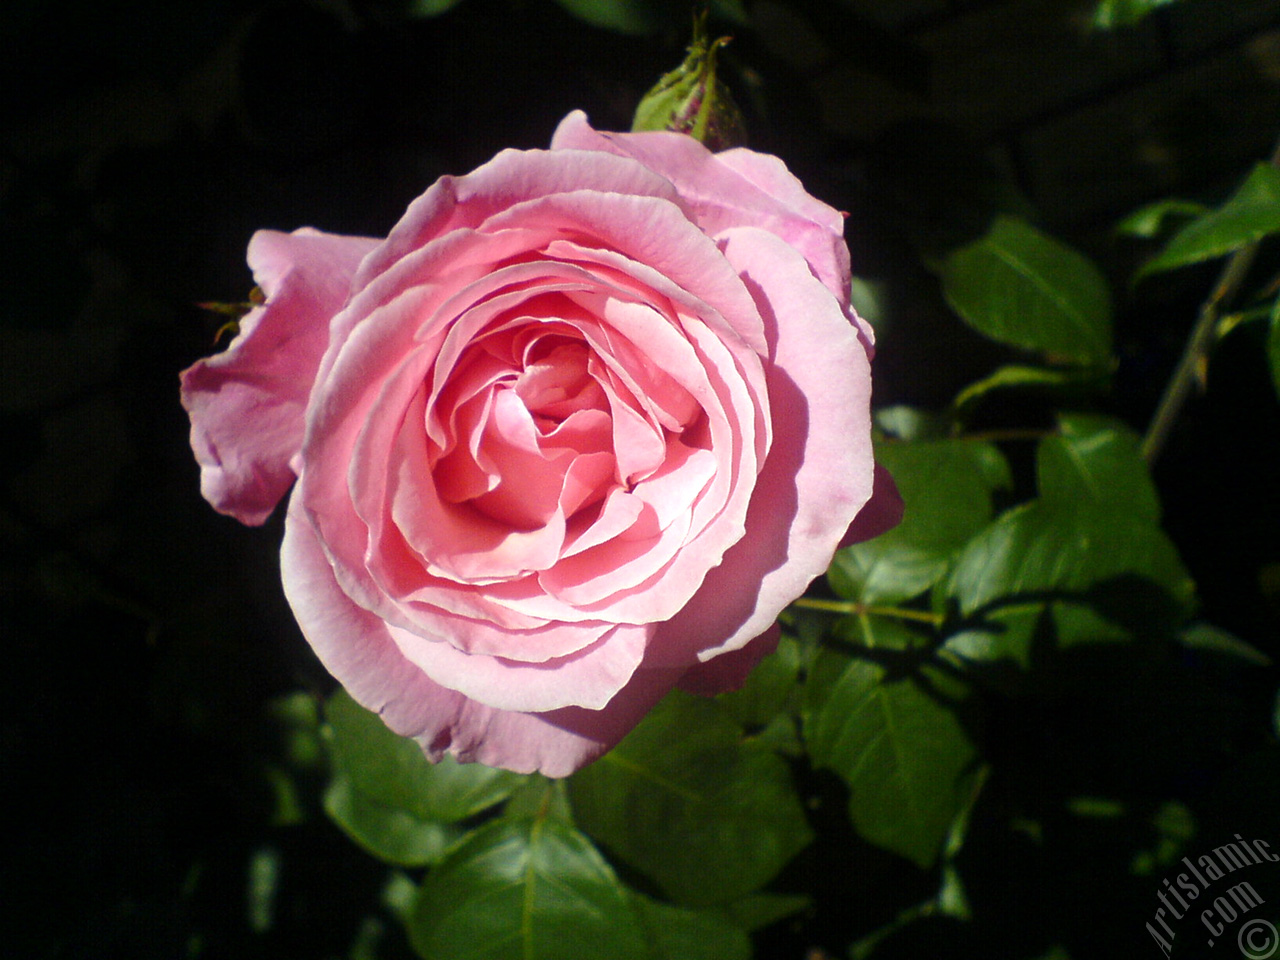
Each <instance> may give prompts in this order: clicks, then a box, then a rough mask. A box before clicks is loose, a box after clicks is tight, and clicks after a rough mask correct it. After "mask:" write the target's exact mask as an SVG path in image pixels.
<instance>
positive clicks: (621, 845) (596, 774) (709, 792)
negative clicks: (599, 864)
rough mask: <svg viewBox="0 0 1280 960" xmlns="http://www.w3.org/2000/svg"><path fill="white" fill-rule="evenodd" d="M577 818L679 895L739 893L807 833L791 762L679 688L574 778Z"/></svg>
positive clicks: (681, 899)
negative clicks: (745, 736)
mask: <svg viewBox="0 0 1280 960" xmlns="http://www.w3.org/2000/svg"><path fill="white" fill-rule="evenodd" d="M569 796H570V799H571V800H572V803H573V811H574V816H575V818H576V819H577V822H578V824H579V825H580V826H581V827H582V829H583V830H585V831H586V832H587V833H589V834H590V835H591V836H592V837H594V838H596V839H597V840H599V841H600V842H601V843H602V844H604V846H605V847H607V848H608V849H609V851H610V852H611V853H613V854H615V855H616V856H618V857H619V858H621V859H622V860H624V861H625V862H626V863H628V864H630V865H631V866H633V867H635V868H636V869H638V870H641V871H643V872H644V873H645V874H647V875H648V876H649V877H651V878H652V879H653V880H655V881H656V882H657V883H658V885H659V886H660V887H661V888H662V890H663V891H664V892H665V893H667V894H668V895H669V896H670V897H671V898H672V899H673V900H675V901H676V902H678V903H682V904H691V905H706V904H715V903H724V902H726V901H729V900H735V899H737V898H739V897H742V896H745V895H746V894H748V893H751V892H753V891H755V890H757V889H758V888H759V887H761V886H763V885H764V884H765V883H767V882H768V881H769V880H770V879H771V878H772V877H773V876H774V875H775V874H776V873H777V872H778V870H779V869H781V868H782V866H783V865H784V864H785V863H786V862H787V861H788V860H790V859H791V857H793V856H794V855H795V854H796V853H798V852H799V851H800V850H801V849H802V848H803V847H804V846H805V845H806V844H808V842H809V840H810V833H809V828H808V826H807V825H806V822H805V817H804V811H803V809H802V808H801V806H800V801H799V798H798V797H797V795H796V791H795V786H794V785H793V783H792V781H791V772H790V770H789V769H788V768H787V765H786V764H785V763H784V762H783V761H782V760H781V759H779V758H778V757H777V756H775V755H774V754H773V753H772V752H770V751H768V750H766V749H763V748H761V747H758V746H755V745H752V744H744V743H743V742H742V729H741V727H739V726H738V724H737V723H735V722H734V721H733V719H732V718H731V717H730V716H729V715H728V713H727V712H726V711H725V710H723V709H722V708H721V707H720V706H719V705H718V704H716V703H715V702H714V701H711V700H704V699H702V698H700V697H694V696H692V695H689V694H683V693H680V692H676V693H674V694H672V695H670V696H668V697H667V698H666V699H664V700H663V701H662V702H661V703H659V704H658V706H657V707H656V708H654V710H653V711H652V712H651V713H650V714H649V715H648V716H647V717H646V718H645V719H644V720H643V721H641V723H640V725H639V726H638V727H636V729H635V730H633V731H632V732H631V733H630V734H628V735H627V736H626V737H625V738H624V739H623V741H622V742H621V743H620V744H618V746H616V747H614V748H613V750H611V751H610V752H609V753H607V754H605V755H604V756H603V757H602V758H601V759H599V760H597V761H596V762H595V763H594V764H592V765H591V766H588V767H586V768H584V769H582V770H580V771H578V772H577V773H576V774H574V775H573V777H572V778H571V779H570V781H569Z"/></svg>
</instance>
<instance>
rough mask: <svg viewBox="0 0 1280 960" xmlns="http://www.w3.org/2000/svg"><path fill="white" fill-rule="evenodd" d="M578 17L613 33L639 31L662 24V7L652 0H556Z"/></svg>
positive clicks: (639, 32) (653, 29)
mask: <svg viewBox="0 0 1280 960" xmlns="http://www.w3.org/2000/svg"><path fill="white" fill-rule="evenodd" d="M556 2H557V3H559V4H560V6H562V7H564V8H565V9H566V10H568V11H569V12H570V13H571V14H573V15H574V16H575V17H577V18H578V19H579V20H585V21H586V22H587V23H589V24H591V25H592V26H594V27H604V28H605V29H606V30H613V31H616V32H617V33H630V34H637V35H643V34H647V33H653V32H654V31H655V30H657V29H658V28H659V27H661V26H662V24H663V19H664V18H663V12H664V11H663V10H662V9H661V7H660V6H657V5H655V4H654V3H653V2H652V0H556Z"/></svg>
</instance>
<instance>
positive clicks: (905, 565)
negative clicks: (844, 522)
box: [827, 440, 1011, 603]
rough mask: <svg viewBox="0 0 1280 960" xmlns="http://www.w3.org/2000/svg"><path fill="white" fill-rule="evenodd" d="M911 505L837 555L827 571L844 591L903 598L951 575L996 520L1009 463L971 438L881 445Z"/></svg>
mask: <svg viewBox="0 0 1280 960" xmlns="http://www.w3.org/2000/svg"><path fill="white" fill-rule="evenodd" d="M876 459H877V460H878V461H879V462H880V463H882V464H883V465H884V466H885V467H886V468H888V470H889V472H890V473H891V474H893V478H894V481H895V482H896V483H897V485H898V491H899V492H900V493H901V494H902V500H903V503H904V504H905V505H906V509H905V511H904V513H903V519H902V523H901V524H899V525H898V526H897V527H895V528H894V529H893V530H890V531H889V532H888V533H885V534H882V535H881V536H879V537H877V538H876V539H874V540H869V541H867V542H866V543H859V544H856V545H854V546H852V547H848V548H846V549H844V550H841V551H839V552H838V553H837V554H836V557H835V560H834V562H833V563H832V566H831V569H830V570H829V571H828V574H827V577H828V579H829V581H830V583H831V586H832V589H834V590H835V591H836V593H837V594H839V595H840V596H842V597H845V598H846V599H851V600H858V601H860V602H862V603H897V602H899V601H902V600H906V599H909V598H911V597H915V596H917V595H919V594H920V593H922V592H923V591H925V590H927V589H929V587H930V586H932V585H933V584H934V583H936V582H937V581H938V580H940V579H942V578H943V577H945V576H946V574H947V570H948V569H949V568H950V565H951V562H952V560H953V559H954V556H955V553H956V551H957V550H959V549H960V548H961V547H962V546H964V544H965V543H966V542H968V540H969V538H970V537H972V536H973V535H974V534H975V533H977V532H978V531H979V530H981V529H982V527H983V526H985V525H986V524H987V522H988V521H989V520H990V519H991V515H992V504H991V496H992V493H993V491H994V490H996V489H999V488H1002V487H1008V486H1009V485H1010V484H1011V479H1010V476H1009V467H1008V464H1007V463H1006V462H1005V460H1004V457H1003V455H1002V454H1001V453H1000V451H999V450H998V449H997V448H996V447H995V446H993V445H992V444H988V443H978V442H970V441H965V440H934V441H917V442H914V443H884V444H879V445H877V448H876Z"/></svg>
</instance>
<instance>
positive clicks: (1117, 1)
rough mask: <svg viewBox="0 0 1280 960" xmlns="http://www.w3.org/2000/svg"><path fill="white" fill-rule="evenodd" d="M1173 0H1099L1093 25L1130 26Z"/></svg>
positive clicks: (1103, 26) (1107, 28)
mask: <svg viewBox="0 0 1280 960" xmlns="http://www.w3.org/2000/svg"><path fill="white" fill-rule="evenodd" d="M1172 2H1173V0H1098V7H1097V9H1096V10H1094V12H1093V25H1094V26H1095V27H1099V28H1101V29H1103V30H1110V29H1112V28H1114V27H1129V26H1132V25H1133V24H1135V23H1137V22H1138V21H1140V20H1142V19H1143V18H1144V17H1145V16H1147V14H1149V13H1151V12H1152V11H1153V10H1155V9H1156V8H1158V7H1163V6H1165V5H1167V4H1170V3H1172Z"/></svg>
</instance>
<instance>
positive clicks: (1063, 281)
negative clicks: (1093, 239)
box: [939, 216, 1111, 366]
mask: <svg viewBox="0 0 1280 960" xmlns="http://www.w3.org/2000/svg"><path fill="white" fill-rule="evenodd" d="M939 274H940V276H941V279H942V290H943V293H944V294H945V295H946V298H947V302H948V303H950V304H951V306H952V308H953V309H954V310H955V311H956V313H957V314H959V315H960V317H961V318H962V319H964V321H965V322H966V323H968V324H969V325H970V326H971V327H973V328H974V329H975V330H977V331H978V332H980V333H982V334H985V335H986V336H988V337H990V338H991V339H993V340H998V341H999V342H1001V343H1007V344H1010V345H1011V346H1015V347H1021V348H1023V349H1026V350H1033V351H1036V352H1037V353H1040V354H1043V355H1045V356H1047V357H1051V358H1054V359H1058V360H1067V361H1071V362H1074V363H1079V364H1085V365H1091V366H1104V365H1106V363H1107V361H1108V359H1109V357H1110V355H1111V296H1110V292H1109V291H1108V289H1107V282H1106V279H1105V278H1104V277H1103V275H1102V272H1101V271H1100V270H1099V269H1098V268H1097V267H1096V266H1095V265H1094V264H1093V263H1092V262H1091V261H1090V260H1088V259H1087V258H1085V257H1083V256H1081V255H1080V254H1079V253H1077V252H1076V251H1075V250H1072V249H1071V248H1070V247H1068V246H1066V245H1065V244H1062V243H1060V242H1059V241H1057V240H1055V239H1053V238H1052V237H1049V236H1047V235H1046V234H1043V233H1041V232H1040V231H1039V230H1037V229H1036V228H1035V227H1033V226H1031V225H1030V224H1029V223H1026V222H1025V221H1023V220H1019V219H1016V218H1014V217H1007V216H1000V217H997V218H996V219H995V221H994V222H993V223H992V225H991V229H990V230H989V231H988V232H987V234H986V235H985V236H984V237H982V238H980V239H978V240H976V241H974V242H973V243H971V244H969V245H968V246H965V247H961V248H960V249H959V250H956V251H954V252H952V253H951V254H949V255H948V256H947V257H946V258H945V259H944V260H943V261H942V263H941V265H940V268H939Z"/></svg>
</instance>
